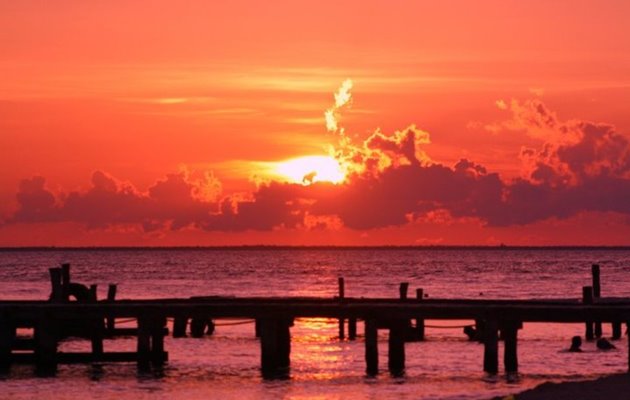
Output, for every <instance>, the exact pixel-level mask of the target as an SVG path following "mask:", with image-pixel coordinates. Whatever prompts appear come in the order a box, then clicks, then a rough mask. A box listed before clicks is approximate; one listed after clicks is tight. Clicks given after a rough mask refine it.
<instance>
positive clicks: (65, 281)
mask: <svg viewBox="0 0 630 400" xmlns="http://www.w3.org/2000/svg"><path fill="white" fill-rule="evenodd" d="M61 298H62V299H63V301H68V300H69V299H70V264H61Z"/></svg>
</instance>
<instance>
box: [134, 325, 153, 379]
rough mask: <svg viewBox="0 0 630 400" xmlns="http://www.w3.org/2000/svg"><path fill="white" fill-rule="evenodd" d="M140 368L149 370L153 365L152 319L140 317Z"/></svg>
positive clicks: (138, 346)
mask: <svg viewBox="0 0 630 400" xmlns="http://www.w3.org/2000/svg"><path fill="white" fill-rule="evenodd" d="M137 352H138V369H139V370H145V371H146V370H148V369H150V366H151V320H150V319H147V318H138V343H137Z"/></svg>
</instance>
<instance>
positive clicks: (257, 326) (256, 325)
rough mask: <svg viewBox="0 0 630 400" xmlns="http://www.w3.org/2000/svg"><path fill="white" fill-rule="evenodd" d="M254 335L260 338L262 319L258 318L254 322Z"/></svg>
mask: <svg viewBox="0 0 630 400" xmlns="http://www.w3.org/2000/svg"><path fill="white" fill-rule="evenodd" d="M254 334H255V335H256V337H257V338H260V319H259V318H256V320H255V322H254Z"/></svg>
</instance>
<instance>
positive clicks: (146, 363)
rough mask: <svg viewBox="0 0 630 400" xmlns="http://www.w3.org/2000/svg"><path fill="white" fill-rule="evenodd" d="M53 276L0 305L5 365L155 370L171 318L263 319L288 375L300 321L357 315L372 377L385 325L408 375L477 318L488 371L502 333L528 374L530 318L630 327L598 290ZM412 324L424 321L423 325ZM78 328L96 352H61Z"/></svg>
mask: <svg viewBox="0 0 630 400" xmlns="http://www.w3.org/2000/svg"><path fill="white" fill-rule="evenodd" d="M64 276H65V277H64ZM51 277H52V282H53V292H52V295H51V298H50V300H48V301H0V371H2V370H4V371H7V370H8V368H10V365H11V364H12V363H33V364H34V365H36V368H37V371H38V372H40V373H42V374H53V373H54V371H55V369H56V366H57V364H59V363H81V362H82V363H88V362H103V361H107V362H119V361H127V362H129V361H132V362H136V363H137V365H138V368H140V369H149V368H152V367H155V366H160V365H162V364H164V363H165V362H166V361H167V360H168V354H167V352H166V349H165V347H164V336H165V335H167V334H168V330H167V329H166V327H167V319H173V321H174V323H173V336H174V337H185V336H186V328H187V325H188V324H187V322H188V321H191V323H190V329H191V334H192V336H193V337H198V336H203V335H204V333H208V332H211V331H212V330H213V329H214V324H213V321H216V320H220V319H227V318H240V319H251V320H255V321H256V333H257V336H258V337H259V338H260V349H261V351H260V354H261V371H262V374H263V377H265V378H277V377H284V376H287V374H288V371H289V367H290V358H291V357H290V354H291V327H292V326H293V321H294V320H295V319H296V318H332V319H337V320H339V321H340V330H339V333H340V334H339V336H340V339H342V338H343V336H344V333H343V331H344V326H343V324H344V321H349V338H348V339H349V340H354V339H355V338H356V329H357V328H356V321H358V320H361V321H364V323H363V326H364V342H365V363H366V367H365V370H366V373H367V374H368V375H376V374H378V373H379V371H380V368H379V349H378V340H377V337H378V330H379V329H382V330H388V331H389V338H388V342H387V345H388V350H389V351H388V362H387V369H388V370H389V372H390V373H391V374H393V375H396V376H398V375H402V374H404V371H405V360H406V356H405V343H406V342H409V341H412V340H423V339H424V327H425V326H424V321H425V320H458V321H461V320H469V321H477V328H478V332H477V337H476V340H479V341H481V342H483V345H484V352H483V360H480V367H483V370H484V371H485V372H487V373H490V374H496V373H498V372H499V344H500V343H501V340H500V339H502V342H503V365H504V368H503V370H504V372H505V373H508V374H510V373H515V372H517V371H518V354H517V352H518V350H517V349H518V346H517V345H518V331H519V329H521V328H522V324H523V323H524V322H548V323H586V324H587V325H586V326H587V332H586V334H587V335H589V334H590V335H592V337H594V336H596V335H597V334H599V335H601V328H600V329H599V332H597V331H595V330H594V329H593V326H597V324H599V325H600V326H601V324H602V323H611V324H613V325H612V326H613V330H612V331H613V338H614V337H615V336H616V337H617V338H618V337H620V336H621V334H620V331H621V325H622V324H625V325H626V327H628V326H629V324H630V299H626V298H619V299H614V298H601V297H594V296H592V288H591V287H586V288H585V289H584V293H585V296H584V299H573V300H470V299H450V300H447V299H428V298H423V297H422V291H421V290H419V291H417V292H416V298H409V297H407V294H406V293H407V287H408V285H406V284H403V285H401V291H400V295H399V297H398V298H393V299H386V298H350V297H346V296H345V294H344V293H343V291H341V292H340V294H341V295H340V296H335V297H331V298H313V297H284V298H276V297H268V298H267V297H241V298H235V297H194V298H187V299H178V298H173V299H159V300H115V298H114V297H115V289H112V288H111V287H110V290H109V291H108V292H109V295H108V299H105V300H101V301H97V300H96V297H95V293H96V291H95V289H93V288H92V289H89V290H88V295H86V296H87V297H86V299H84V300H85V301H69V300H68V299H69V292H68V289H69V288H70V287H71V286H70V285H69V283H70V281H69V274H66V273H65V271H64V270H60V272H57V271H56V270H55V271H52V270H51ZM58 278H59V279H58ZM56 282H61V284H57V283H56ZM64 282H65V283H64ZM342 285H343V283H342V281H341V280H340V287H341V286H342ZM82 291H83V290H80V291H79V292H82ZM123 318H124V319H134V320H135V321H137V328H133V329H126V330H119V328H117V327H115V322H116V320H120V319H123ZM411 321H415V326H414V325H413V324H412V322H411ZM20 328H32V329H33V331H34V334H33V337H32V338H31V339H19V338H18V337H17V336H16V331H17V329H20ZM76 332H79V335H78V336H82V337H85V338H86V339H88V340H90V341H91V344H92V349H91V351H90V352H86V353H61V352H59V351H58V344H59V342H60V341H61V340H63V338H64V337H66V336H68V335H75V333H76ZM252 333H253V332H252ZM117 334H125V335H133V336H136V338H137V346H136V349H135V351H130V352H107V351H105V349H104V348H103V338H105V337H114V336H116V335H117ZM628 348H629V349H630V343H629V346H628ZM628 368H629V370H630V354H629V357H628Z"/></svg>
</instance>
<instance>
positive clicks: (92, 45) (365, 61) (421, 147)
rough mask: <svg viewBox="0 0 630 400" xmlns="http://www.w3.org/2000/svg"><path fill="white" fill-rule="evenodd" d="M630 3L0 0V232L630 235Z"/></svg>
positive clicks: (36, 241)
mask: <svg viewBox="0 0 630 400" xmlns="http://www.w3.org/2000/svg"><path fill="white" fill-rule="evenodd" d="M628 15H630V3H628V2H627V1H598V2H595V1H560V0H559V1H529V2H523V1H506V0H503V1H476V2H470V1H442V2H435V1H415V2H408V1H344V2H338V1H330V2H328V1H317V2H302V1H273V2H258V1H251V2H247V1H213V2H207V1H189V2H175V1H148V0H146V1H141V0H138V1H125V2H116V1H91V2H85V1H78V0H77V1H65V0H59V1H54V2H41V1H30V0H22V1H8V0H7V1H2V0H0V148H1V149H2V151H1V153H0V154H1V155H2V157H0V167H1V169H2V174H0V245H2V246H23V245H58V246H61V245H72V246H84V245H91V246H93V245H127V246H130V245H226V244H235V245H238V244H295V245H298V244H299V245H303V244H330V245H335V244H337V245H380V244H400V245H408V244H482V245H483V244H498V243H506V244H522V245H550V244H609V245H628V244H630V136H629V135H630V116H629V114H628V104H630V32H629V30H630V28H628V24H627V16H628ZM347 79H350V80H351V82H352V88H351V89H350V90H349V91H348V94H350V96H351V97H350V100H349V102H348V103H347V104H345V105H343V106H341V107H340V108H338V109H336V108H334V107H333V105H334V104H335V98H334V94H335V93H337V91H338V90H339V88H340V87H341V86H342V84H343V83H344V82H345V81H346V80H347ZM326 110H331V111H332V114H334V118H335V120H336V121H337V123H338V129H337V130H336V131H334V130H333V131H328V130H327V129H326V124H325V119H324V112H325V111H326ZM312 155H320V156H327V157H333V158H334V159H336V162H338V163H339V164H340V169H341V170H342V171H343V173H344V174H345V179H344V180H343V181H342V182H338V183H335V184H333V183H330V182H327V181H326V171H324V170H322V168H324V167H322V166H321V165H320V164H317V163H316V162H313V161H308V160H313V159H306V160H307V161H305V162H306V166H304V163H302V164H299V163H298V164H287V165H288V167H287V165H285V168H284V169H283V171H284V173H278V172H277V171H276V172H274V171H275V169H277V167H278V165H281V164H278V163H281V162H283V161H286V160H288V159H295V158H299V157H303V156H312ZM329 160H330V159H329ZM462 160H464V161H462ZM309 162H311V163H313V165H312V171H311V170H310V169H311V167H310V164H309ZM295 165H300V168H306V169H305V170H304V171H303V172H304V173H305V174H309V173H311V172H312V173H314V174H312V176H311V178H312V177H315V179H314V180H313V182H314V183H312V184H311V180H309V179H307V180H305V181H304V182H302V180H301V179H300V178H299V176H300V175H301V174H302V169H298V170H297V171H293V172H292V171H289V172H291V174H292V175H293V178H291V177H288V176H286V174H287V168H289V169H295V168H296V167H295Z"/></svg>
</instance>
